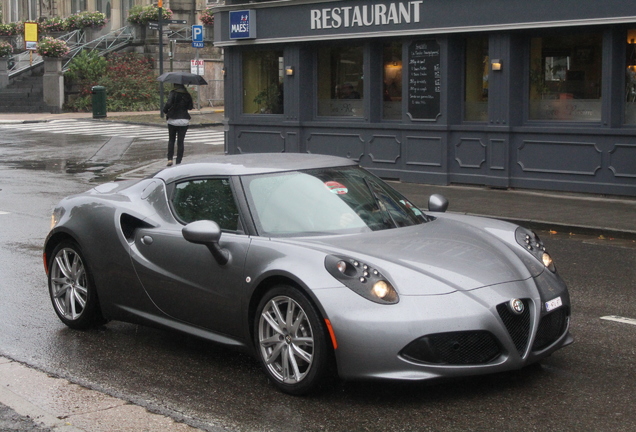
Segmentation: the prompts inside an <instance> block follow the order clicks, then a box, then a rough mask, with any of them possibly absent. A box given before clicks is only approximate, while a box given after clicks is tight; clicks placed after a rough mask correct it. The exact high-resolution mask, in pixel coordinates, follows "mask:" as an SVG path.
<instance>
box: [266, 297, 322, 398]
mask: <svg viewBox="0 0 636 432" xmlns="http://www.w3.org/2000/svg"><path fill="white" fill-rule="evenodd" d="M254 321H255V322H254V327H255V328H254V330H255V331H254V339H255V345H256V350H257V352H258V357H259V359H260V361H261V364H262V366H263V368H264V369H265V372H266V373H267V375H268V376H269V377H270V378H271V380H272V381H273V383H274V385H275V386H276V387H278V388H279V389H280V390H282V391H283V392H285V393H289V394H294V395H302V394H306V393H309V392H311V391H314V390H316V389H317V388H319V387H320V386H321V384H323V382H324V381H325V379H326V378H327V377H328V375H329V370H330V367H329V365H330V358H331V350H330V346H329V345H328V338H327V333H326V329H325V326H324V324H323V321H322V319H321V317H320V315H319V313H318V312H317V311H316V308H315V307H314V306H313V305H312V303H311V302H310V301H309V299H308V298H307V297H306V296H305V295H304V294H303V293H301V292H300V291H299V290H298V289H295V288H293V287H290V286H286V285H280V286H276V287H274V288H272V289H271V290H269V291H268V292H267V293H266V294H265V296H264V297H263V299H262V300H261V302H260V304H259V306H258V309H257V311H256V316H255V320H254Z"/></svg>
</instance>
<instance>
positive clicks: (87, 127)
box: [0, 119, 225, 145]
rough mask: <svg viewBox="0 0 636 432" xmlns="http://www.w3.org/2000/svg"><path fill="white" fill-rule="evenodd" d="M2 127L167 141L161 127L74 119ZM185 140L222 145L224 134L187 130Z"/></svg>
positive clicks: (165, 131) (220, 132)
mask: <svg viewBox="0 0 636 432" xmlns="http://www.w3.org/2000/svg"><path fill="white" fill-rule="evenodd" d="M0 128H3V129H17V130H23V131H27V132H48V133H56V134H61V133H63V134H69V135H104V136H123V137H129V138H137V139H140V140H160V141H168V131H167V130H166V129H165V128H163V127H156V126H142V125H123V124H99V123H92V122H86V121H81V120H75V119H65V120H52V121H49V122H47V123H37V124H34V123H7V124H0ZM186 141H187V142H192V143H200V144H208V145H223V144H224V143H225V134H224V133H223V132H222V131H210V130H205V131H203V130H189V131H188V133H187V135H186Z"/></svg>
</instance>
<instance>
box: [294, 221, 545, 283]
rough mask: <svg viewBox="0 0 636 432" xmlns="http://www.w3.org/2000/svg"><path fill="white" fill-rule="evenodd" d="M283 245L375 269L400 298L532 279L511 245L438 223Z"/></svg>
mask: <svg viewBox="0 0 636 432" xmlns="http://www.w3.org/2000/svg"><path fill="white" fill-rule="evenodd" d="M510 235H511V236H514V230H513V231H512V232H511V234H510ZM283 241H291V242H294V243H296V242H298V243H302V244H304V245H305V246H311V247H313V248H318V249H321V250H322V251H324V252H325V253H327V254H333V255H338V256H343V257H350V258H353V259H356V260H359V261H361V262H363V263H365V264H368V265H369V266H371V267H373V268H377V269H378V270H380V271H381V272H382V274H383V275H384V276H385V277H386V278H388V279H389V280H390V281H391V283H393V284H394V285H395V287H396V288H397V289H398V291H399V292H400V294H402V295H435V294H446V293H451V292H454V291H468V290H474V289H477V288H482V287H486V286H492V285H497V284H502V283H506V282H513V281H519V280H525V279H528V278H530V277H532V274H531V273H530V271H529V270H528V268H527V267H526V265H525V264H524V263H523V261H522V260H521V259H520V257H519V256H518V255H517V254H516V253H515V252H514V251H513V250H512V249H511V246H508V245H507V244H506V243H505V242H504V241H502V240H500V239H499V238H497V237H495V236H494V235H492V234H490V233H488V232H486V231H484V230H482V229H480V228H477V227H474V226H471V225H468V224H465V223H462V222H459V221H456V220H448V219H441V218H440V219H436V220H434V221H432V222H428V223H425V224H421V225H415V226H411V227H405V228H396V229H390V230H383V231H375V232H370V233H364V234H356V235H346V236H333V237H319V238H314V237H307V238H303V239H302V240H301V239H295V240H283ZM521 252H523V251H521Z"/></svg>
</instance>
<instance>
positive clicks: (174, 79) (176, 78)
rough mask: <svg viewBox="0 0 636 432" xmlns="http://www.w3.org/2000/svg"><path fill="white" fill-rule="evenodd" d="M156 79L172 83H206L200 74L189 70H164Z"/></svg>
mask: <svg viewBox="0 0 636 432" xmlns="http://www.w3.org/2000/svg"><path fill="white" fill-rule="evenodd" d="M157 81H161V82H166V83H173V84H183V85H186V84H192V85H207V84H208V82H207V81H206V80H204V79H203V77H202V76H201V75H196V74H192V73H190V72H166V73H164V74H162V75H159V77H158V78H157Z"/></svg>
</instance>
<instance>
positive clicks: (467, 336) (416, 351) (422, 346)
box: [400, 330, 501, 365]
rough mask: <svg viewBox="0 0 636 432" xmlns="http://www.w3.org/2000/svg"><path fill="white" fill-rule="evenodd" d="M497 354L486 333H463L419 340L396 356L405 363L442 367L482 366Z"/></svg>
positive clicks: (441, 334)
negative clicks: (401, 358) (430, 364)
mask: <svg viewBox="0 0 636 432" xmlns="http://www.w3.org/2000/svg"><path fill="white" fill-rule="evenodd" d="M500 354H501V348H500V346H499V343H498V342H497V340H496V339H495V337H494V336H493V335H492V334H491V333H490V332H488V331H483V330H480V331H463V332H450V333H438V334H433V335H428V336H423V337H421V338H419V339H416V340H414V341H413V342H411V343H410V344H408V345H407V346H406V347H405V348H404V349H403V350H402V351H401V352H400V355H401V356H402V357H404V358H406V359H408V360H411V361H415V362H423V363H433V364H446V365H478V364H486V363H489V362H491V361H493V360H494V359H496V358H497V357H499V355H500Z"/></svg>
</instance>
